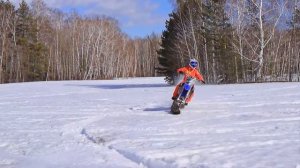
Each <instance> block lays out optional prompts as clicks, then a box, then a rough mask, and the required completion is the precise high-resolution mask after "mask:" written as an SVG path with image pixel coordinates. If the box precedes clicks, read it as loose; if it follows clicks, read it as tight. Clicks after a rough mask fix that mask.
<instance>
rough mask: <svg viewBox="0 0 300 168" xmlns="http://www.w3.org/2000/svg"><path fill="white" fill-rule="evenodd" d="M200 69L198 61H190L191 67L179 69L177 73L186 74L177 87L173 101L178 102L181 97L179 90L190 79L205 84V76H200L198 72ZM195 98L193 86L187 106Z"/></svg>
mask: <svg viewBox="0 0 300 168" xmlns="http://www.w3.org/2000/svg"><path fill="white" fill-rule="evenodd" d="M197 67H198V61H197V60H196V59H190V62H189V65H187V66H185V67H182V68H179V69H177V73H180V74H184V78H183V80H182V81H181V82H180V83H179V84H178V85H177V86H176V88H175V90H174V92H173V97H172V100H176V99H177V98H178V96H179V93H178V91H179V88H180V87H181V86H182V85H183V83H184V82H186V80H187V79H188V77H192V78H196V79H197V80H199V81H201V82H203V83H205V81H204V79H203V76H202V75H201V74H200V72H199V71H198V70H197ZM193 96H194V86H192V89H191V92H190V94H189V97H188V98H187V99H186V105H187V104H188V103H189V102H190V101H191V100H192V97H193Z"/></svg>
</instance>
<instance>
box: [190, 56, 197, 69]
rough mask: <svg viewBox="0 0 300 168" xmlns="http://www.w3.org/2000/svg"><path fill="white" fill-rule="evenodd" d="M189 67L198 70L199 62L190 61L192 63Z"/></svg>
mask: <svg viewBox="0 0 300 168" xmlns="http://www.w3.org/2000/svg"><path fill="white" fill-rule="evenodd" d="M189 65H190V66H191V67H192V68H197V67H198V61H197V60H196V59H194V58H192V59H190V63H189Z"/></svg>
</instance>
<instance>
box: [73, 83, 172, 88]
mask: <svg viewBox="0 0 300 168" xmlns="http://www.w3.org/2000/svg"><path fill="white" fill-rule="evenodd" d="M68 86H81V87H88V88H99V89H137V88H160V87H169V85H167V84H111V85H107V84H105V85H102V84H99V85H76V84H69V85H68Z"/></svg>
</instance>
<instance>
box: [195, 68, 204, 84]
mask: <svg viewBox="0 0 300 168" xmlns="http://www.w3.org/2000/svg"><path fill="white" fill-rule="evenodd" d="M196 78H197V79H198V80H199V81H201V82H203V83H205V81H204V79H203V76H202V75H201V74H200V73H199V72H198V71H197V73H196Z"/></svg>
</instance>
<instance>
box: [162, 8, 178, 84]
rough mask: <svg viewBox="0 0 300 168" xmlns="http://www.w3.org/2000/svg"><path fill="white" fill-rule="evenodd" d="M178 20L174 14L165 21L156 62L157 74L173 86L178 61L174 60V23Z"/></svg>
mask: <svg viewBox="0 0 300 168" xmlns="http://www.w3.org/2000/svg"><path fill="white" fill-rule="evenodd" d="M177 20H178V16H177V14H176V13H174V12H173V13H172V14H170V19H169V20H168V21H166V30H165V31H164V32H163V33H162V37H161V48H160V49H159V50H158V55H159V56H158V61H159V64H160V66H159V67H158V68H157V72H158V73H159V74H163V75H165V76H166V78H165V80H166V82H168V83H169V84H174V82H175V81H174V75H175V72H176V68H178V66H179V65H178V61H177V58H176V50H174V49H175V48H176V47H175V45H176V43H175V42H174V39H176V37H175V36H176V30H175V27H176V26H175V24H176V23H175V22H176V21H177Z"/></svg>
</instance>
